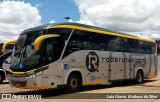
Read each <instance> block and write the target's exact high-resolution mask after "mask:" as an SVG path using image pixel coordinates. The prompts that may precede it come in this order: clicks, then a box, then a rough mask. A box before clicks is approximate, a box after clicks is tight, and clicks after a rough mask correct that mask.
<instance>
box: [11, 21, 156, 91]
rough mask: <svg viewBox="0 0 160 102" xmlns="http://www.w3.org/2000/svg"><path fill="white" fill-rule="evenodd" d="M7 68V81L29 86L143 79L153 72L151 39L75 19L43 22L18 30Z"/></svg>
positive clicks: (73, 86) (74, 88)
mask: <svg viewBox="0 0 160 102" xmlns="http://www.w3.org/2000/svg"><path fill="white" fill-rule="evenodd" d="M9 71H10V78H9V83H10V85H11V86H13V87H18V88H29V89H48V88H59V87H62V86H65V87H66V89H67V90H68V91H70V92H74V91H77V90H78V89H79V88H80V87H81V86H82V85H94V84H105V83H111V82H114V81H124V80H135V81H136V82H137V83H142V82H143V79H148V78H155V77H156V76H157V54H156V43H155V41H154V40H150V39H145V38H140V37H137V36H132V35H128V34H124V33H120V32H114V31H111V30H107V29H103V28H98V27H94V26H88V25H83V24H78V23H60V24H48V25H43V26H39V27H35V28H31V29H27V30H25V31H23V32H22V33H21V34H20V35H19V37H18V39H17V43H16V45H15V46H14V49H13V52H12V58H11V66H10V70H9Z"/></svg>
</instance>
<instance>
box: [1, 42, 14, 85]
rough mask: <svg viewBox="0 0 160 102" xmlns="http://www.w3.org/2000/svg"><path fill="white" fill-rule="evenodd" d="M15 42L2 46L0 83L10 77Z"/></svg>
mask: <svg viewBox="0 0 160 102" xmlns="http://www.w3.org/2000/svg"><path fill="white" fill-rule="evenodd" d="M15 42H16V41H15V40H13V41H9V42H6V43H4V44H3V45H2V46H1V51H0V52H1V55H0V83H2V82H3V80H5V79H6V77H7V75H8V70H9V67H10V63H9V62H10V59H11V58H10V56H11V54H12V49H13V46H14V44H15Z"/></svg>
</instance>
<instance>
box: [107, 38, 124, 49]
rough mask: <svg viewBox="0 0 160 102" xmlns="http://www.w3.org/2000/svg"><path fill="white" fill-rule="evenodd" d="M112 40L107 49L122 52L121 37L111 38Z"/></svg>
mask: <svg viewBox="0 0 160 102" xmlns="http://www.w3.org/2000/svg"><path fill="white" fill-rule="evenodd" d="M111 39H112V40H110V41H109V43H108V44H109V49H110V50H111V51H117V52H120V51H123V45H122V38H121V37H114V36H113V38H111Z"/></svg>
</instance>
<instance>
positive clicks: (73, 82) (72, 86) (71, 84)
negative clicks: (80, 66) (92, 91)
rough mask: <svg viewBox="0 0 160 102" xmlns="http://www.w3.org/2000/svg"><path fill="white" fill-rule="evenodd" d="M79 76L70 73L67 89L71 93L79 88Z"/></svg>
mask: <svg viewBox="0 0 160 102" xmlns="http://www.w3.org/2000/svg"><path fill="white" fill-rule="evenodd" d="M79 79H80V78H79V77H78V75H76V74H71V75H70V76H69V78H68V81H67V91H68V92H70V93H72V92H76V91H78V90H79V88H80V86H81V84H80V80H79Z"/></svg>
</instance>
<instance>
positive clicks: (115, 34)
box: [49, 25, 155, 43]
mask: <svg viewBox="0 0 160 102" xmlns="http://www.w3.org/2000/svg"><path fill="white" fill-rule="evenodd" d="M49 28H71V29H77V30H84V31H90V32H96V33H101V34H107V35H114V36H120V37H124V38H132V39H137V40H144V41H149V42H154V43H155V41H154V40H151V39H146V38H140V37H136V36H130V35H124V34H120V33H115V32H109V31H108V32H107V31H102V30H97V29H91V28H85V27H79V26H73V25H57V26H51V27H49Z"/></svg>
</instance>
